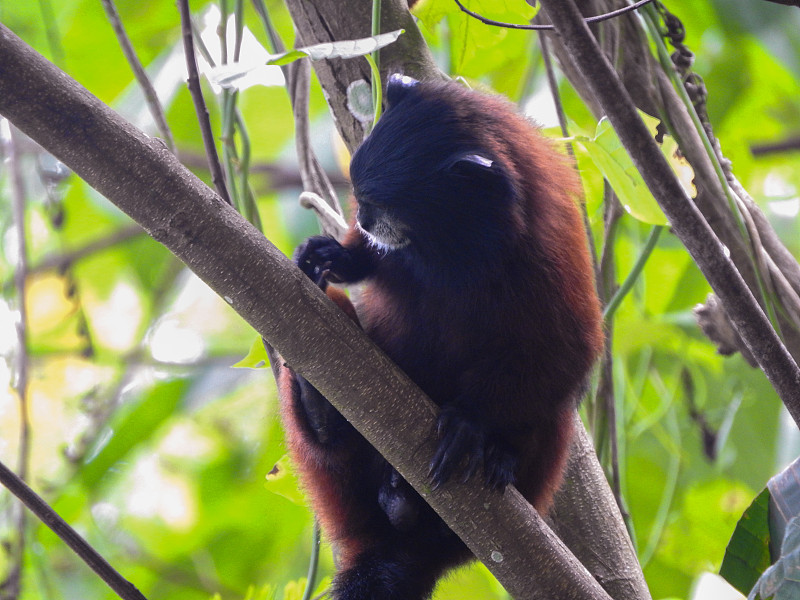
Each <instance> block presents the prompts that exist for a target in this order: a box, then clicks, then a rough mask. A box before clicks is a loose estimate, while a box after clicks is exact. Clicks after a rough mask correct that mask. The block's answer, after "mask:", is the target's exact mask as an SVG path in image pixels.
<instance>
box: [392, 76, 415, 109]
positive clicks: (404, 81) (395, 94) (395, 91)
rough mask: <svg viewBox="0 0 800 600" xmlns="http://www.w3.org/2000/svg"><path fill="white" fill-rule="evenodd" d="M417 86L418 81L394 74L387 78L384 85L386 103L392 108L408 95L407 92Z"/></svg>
mask: <svg viewBox="0 0 800 600" xmlns="http://www.w3.org/2000/svg"><path fill="white" fill-rule="evenodd" d="M417 85H419V81H417V80H416V79H414V78H413V77H409V76H408V75H401V74H400V73H395V74H393V75H391V76H390V77H389V82H388V83H387V84H386V101H387V102H388V103H389V106H394V105H395V104H397V103H398V102H400V100H402V99H403V98H405V97H406V96H407V95H408V92H409V90H411V89H413V88H414V87H416V86H417Z"/></svg>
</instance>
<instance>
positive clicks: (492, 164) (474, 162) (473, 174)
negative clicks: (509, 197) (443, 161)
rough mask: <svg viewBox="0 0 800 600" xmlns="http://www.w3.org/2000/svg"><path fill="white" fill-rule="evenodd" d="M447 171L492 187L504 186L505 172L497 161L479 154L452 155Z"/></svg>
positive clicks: (505, 182) (506, 182) (505, 183)
mask: <svg viewBox="0 0 800 600" xmlns="http://www.w3.org/2000/svg"><path fill="white" fill-rule="evenodd" d="M447 171H448V172H450V173H452V174H454V175H458V176H460V177H468V178H470V179H472V180H474V181H476V182H480V183H482V184H483V185H488V186H491V187H492V188H497V189H500V188H505V187H506V186H507V184H508V181H507V178H506V174H505V172H504V171H503V169H502V167H501V166H500V164H499V163H498V162H497V161H494V160H492V159H491V158H486V157H485V156H483V155H481V154H461V155H458V156H455V157H453V159H452V160H451V162H450V165H449V166H448V167H447Z"/></svg>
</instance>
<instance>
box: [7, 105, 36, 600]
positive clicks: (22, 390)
mask: <svg viewBox="0 0 800 600" xmlns="http://www.w3.org/2000/svg"><path fill="white" fill-rule="evenodd" d="M0 138H2V144H3V150H4V154H5V160H6V164H7V166H8V174H9V179H10V181H11V212H12V214H13V218H14V228H15V230H16V233H17V239H16V241H17V249H16V250H17V265H16V268H15V270H14V285H15V287H16V290H17V311H18V315H19V316H18V318H17V322H16V332H17V360H16V365H15V382H14V388H15V389H16V392H17V400H18V402H19V424H20V425H19V427H20V428H19V450H18V452H19V454H18V458H17V473H18V474H19V477H20V479H22V480H27V479H28V477H29V473H28V471H29V467H30V451H31V423H30V417H29V409H30V407H29V402H28V401H29V398H28V369H29V366H30V364H29V360H28V310H27V306H26V304H25V300H26V294H25V283H26V281H27V279H28V250H27V241H26V240H27V236H26V232H25V186H24V183H23V181H22V172H21V170H20V164H19V155H18V153H17V146H16V143H15V142H14V134H13V131H12V128H11V124H10V123H9V122H8V121H7V120H5V119H3V120H2V122H1V123H0ZM26 517H27V514H26V513H25V511H24V510H22V509H20V510H19V513H18V514H17V515H16V519H15V520H16V529H17V540H16V543H14V544H12V550H11V554H12V558H11V561H10V562H11V565H10V567H9V572H8V576H7V579H6V581H5V582H3V585H2V587H3V588H6V595H5V597H6V598H9V599H14V598H17V597H19V594H20V592H21V588H22V584H21V581H22V565H23V563H24V560H25V535H26V520H27V519H26Z"/></svg>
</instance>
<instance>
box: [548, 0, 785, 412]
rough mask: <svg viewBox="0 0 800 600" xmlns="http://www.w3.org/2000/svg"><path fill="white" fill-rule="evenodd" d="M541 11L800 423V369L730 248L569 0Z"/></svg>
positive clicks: (555, 2)
mask: <svg viewBox="0 0 800 600" xmlns="http://www.w3.org/2000/svg"><path fill="white" fill-rule="evenodd" d="M542 6H543V7H544V9H545V11H546V12H547V14H548V16H549V17H550V19H551V20H552V21H553V24H554V25H555V26H556V30H557V31H558V32H559V33H560V34H561V38H562V41H563V43H564V46H565V47H566V49H567V51H568V52H569V53H570V55H571V56H572V58H573V60H574V62H575V64H576V65H577V67H578V69H579V70H580V71H581V72H582V74H583V76H584V79H585V80H586V81H587V83H588V85H589V87H590V89H591V90H592V91H593V92H594V95H595V97H596V98H597V101H598V103H599V104H600V106H601V107H602V109H603V111H604V112H605V114H606V115H608V118H609V120H610V121H611V124H612V125H613V126H614V129H615V130H616V131H617V133H618V134H619V137H620V140H621V141H622V143H623V145H624V146H625V148H626V150H627V151H628V154H630V156H631V158H632V159H633V161H634V164H635V165H636V167H637V169H638V170H639V172H640V173H641V174H642V177H643V178H644V180H645V183H646V184H647V186H648V188H650V191H651V193H652V194H653V196H654V197H655V198H656V200H657V201H658V203H659V205H660V206H661V208H662V210H663V211H664V213H665V214H666V215H667V218H668V219H669V221H670V223H671V225H672V229H673V231H674V232H675V234H676V235H677V236H678V237H679V238H680V240H681V242H683V244H684V246H686V249H687V250H688V251H689V253H690V254H691V256H692V258H693V259H694V261H695V262H696V263H697V265H698V267H700V270H701V271H702V272H703V275H704V276H705V277H706V279H707V280H708V282H709V284H711V287H712V288H713V289H714V292H715V293H716V294H717V296H719V298H720V300H722V302H723V304H724V306H725V311H726V312H727V314H728V316H729V317H730V319H731V321H732V322H733V324H734V326H735V327H736V329H737V330H738V332H739V334H740V335H741V337H742V339H743V340H744V342H745V344H746V345H747V347H748V348H749V349H750V350H751V352H752V353H753V355H754V356H755V358H756V360H757V361H758V364H759V366H760V367H761V369H762V370H763V371H764V373H765V374H766V376H767V378H768V379H769V380H770V382H771V383H772V385H773V387H774V388H775V390H776V391H777V392H778V395H779V396H780V397H781V399H782V400H783V402H784V404H785V405H786V407H787V408H788V409H789V412H790V413H791V415H792V417H793V418H794V420H795V422H796V423H798V424H800V370H798V368H797V364H796V363H795V361H794V359H793V358H792V356H791V355H790V354H789V352H788V351H787V350H786V348H785V346H784V345H783V343H782V342H781V340H780V338H778V336H777V334H776V333H775V331H774V330H773V328H772V325H771V324H770V322H769V321H768V320H767V318H766V316H765V315H764V312H763V311H762V310H761V307H760V306H759V305H758V303H757V302H756V300H755V298H754V297H753V294H752V293H751V292H750V289H749V288H748V287H747V285H746V284H745V282H744V280H743V279H742V276H741V275H740V273H739V271H738V270H736V267H735V266H734V264H733V263H732V262H731V260H730V259H729V258H728V257H727V256H726V254H725V249H724V247H723V246H722V244H721V243H720V241H719V239H717V236H716V235H715V234H714V232H713V231H712V229H711V227H709V225H708V223H707V222H706V221H705V219H704V218H703V215H702V214H701V213H700V211H699V210H698V209H697V207H696V206H695V205H694V203H693V202H692V199H691V198H689V197H688V195H687V194H686V192H685V191H684V190H683V188H682V187H681V185H680V183H679V182H678V180H677V179H676V177H675V175H674V173H673V172H672V169H671V168H670V166H669V164H668V163H667V161H666V159H665V158H664V156H663V154H662V153H661V151H660V149H659V148H658V145H657V144H656V142H655V140H654V139H653V138H652V136H651V135H650V133H649V131H648V129H647V127H646V126H645V124H644V122H643V121H642V119H641V118H640V117H639V114H638V113H637V110H636V106H635V105H634V103H633V100H631V97H630V96H629V95H628V93H627V91H626V90H625V88H624V87H623V85H622V83H621V82H620V80H619V78H618V77H617V74H616V72H615V71H614V69H613V67H612V66H611V64H610V63H609V62H608V60H607V59H606V57H605V55H604V54H603V52H602V51H601V49H600V47H599V46H598V44H597V41H596V40H595V38H594V36H593V35H592V33H591V32H590V31H589V28H588V27H587V25H586V24H585V23H584V22H583V17H582V16H581V13H580V12H579V11H578V8H577V7H576V6H575V4H574V2H573V1H572V0H563V1H561V2H557V1H556V0H545V1H543V2H542Z"/></svg>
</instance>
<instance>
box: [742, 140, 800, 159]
mask: <svg viewBox="0 0 800 600" xmlns="http://www.w3.org/2000/svg"><path fill="white" fill-rule="evenodd" d="M797 150H800V136H798V137H793V138H788V139H785V140H783V141H781V142H771V143H763V144H753V145H752V146H750V152H751V153H752V155H753V156H765V155H767V154H777V153H782V152H793V151H797Z"/></svg>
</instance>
